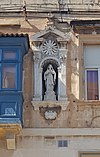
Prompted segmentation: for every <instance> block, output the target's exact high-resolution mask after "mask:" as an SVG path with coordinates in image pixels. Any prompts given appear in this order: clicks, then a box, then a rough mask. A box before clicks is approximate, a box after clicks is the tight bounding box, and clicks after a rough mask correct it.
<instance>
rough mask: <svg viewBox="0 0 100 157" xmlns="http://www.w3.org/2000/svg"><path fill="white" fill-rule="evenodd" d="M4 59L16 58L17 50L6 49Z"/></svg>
mask: <svg viewBox="0 0 100 157" xmlns="http://www.w3.org/2000/svg"><path fill="white" fill-rule="evenodd" d="M3 59H13V60H14V59H16V53H15V52H11V51H10V52H9V51H5V52H4V54H3Z"/></svg>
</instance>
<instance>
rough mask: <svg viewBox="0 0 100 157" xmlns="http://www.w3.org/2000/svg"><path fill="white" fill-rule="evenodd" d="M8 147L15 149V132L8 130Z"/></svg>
mask: <svg viewBox="0 0 100 157" xmlns="http://www.w3.org/2000/svg"><path fill="white" fill-rule="evenodd" d="M6 142H7V149H15V134H14V133H11V132H8V133H7V134H6Z"/></svg>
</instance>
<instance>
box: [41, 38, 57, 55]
mask: <svg viewBox="0 0 100 157" xmlns="http://www.w3.org/2000/svg"><path fill="white" fill-rule="evenodd" d="M41 50H42V54H43V57H45V56H56V55H57V52H58V45H57V43H56V42H55V41H54V40H51V39H49V40H45V41H44V42H43V43H42V45H41Z"/></svg>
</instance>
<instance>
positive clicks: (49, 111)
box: [39, 106, 61, 123]
mask: <svg viewBox="0 0 100 157" xmlns="http://www.w3.org/2000/svg"><path fill="white" fill-rule="evenodd" d="M39 110H40V114H41V116H43V117H44V119H45V120H46V121H47V122H48V123H52V122H53V121H54V120H56V118H57V117H58V115H59V114H60V112H61V106H56V107H49V106H46V107H43V106H42V107H39Z"/></svg>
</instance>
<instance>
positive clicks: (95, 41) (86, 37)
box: [78, 34, 100, 102]
mask: <svg viewBox="0 0 100 157" xmlns="http://www.w3.org/2000/svg"><path fill="white" fill-rule="evenodd" d="M99 39H100V35H99V34H95V35H94V34H79V46H78V55H79V99H80V100H85V101H87V102H89V101H90V102H91V100H87V99H86V91H85V90H86V85H85V69H86V68H99V66H98V67H85V66H84V46H88V45H94V46H95V45H100V40H99ZM99 80H100V78H99ZM99 92H100V91H99ZM92 101H99V100H92Z"/></svg>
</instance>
